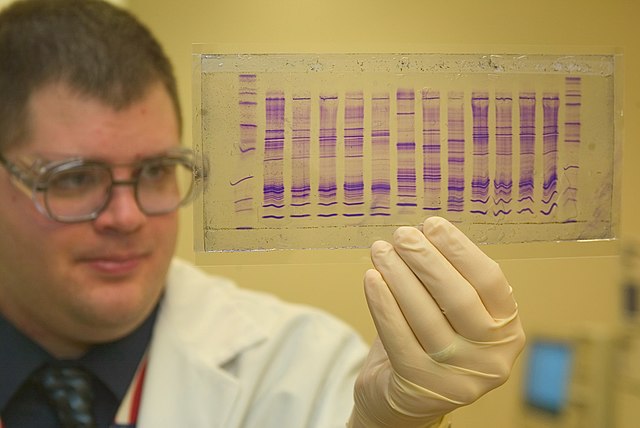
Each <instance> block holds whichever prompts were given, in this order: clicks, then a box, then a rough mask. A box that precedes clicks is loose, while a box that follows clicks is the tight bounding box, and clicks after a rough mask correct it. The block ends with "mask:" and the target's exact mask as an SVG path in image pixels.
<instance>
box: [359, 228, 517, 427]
mask: <svg viewBox="0 0 640 428" xmlns="http://www.w3.org/2000/svg"><path fill="white" fill-rule="evenodd" d="M371 257H372V260H373V264H374V266H375V269H370V270H369V271H367V273H366V275H365V293H366V296H367V302H368V304H369V310H370V311H371V314H372V316H373V319H374V322H375V325H376V329H377V331H378V335H379V336H378V339H376V341H375V343H374V344H373V346H372V348H371V351H370V353H369V357H368V358H367V361H366V362H365V365H364V367H363V369H362V371H361V372H360V375H359V377H358V380H357V382H356V387H355V406H354V409H353V413H352V417H351V420H350V421H349V426H350V427H352V428H356V427H367V428H378V427H389V428H409V427H421V428H422V427H429V426H432V425H434V424H436V425H437V424H438V422H439V421H440V420H441V418H442V416H443V415H445V414H446V413H448V412H450V411H452V410H454V409H455V408H457V407H460V406H464V405H467V404H469V403H472V402H473V401H475V400H476V399H478V398H479V397H480V396H482V395H483V394H485V393H486V392H488V391H490V390H492V389H493V388H496V387H497V386H499V385H501V384H502V383H504V382H505V381H506V380H507V378H508V377H509V373H510V371H511V368H512V366H513V363H514V361H515V359H516V357H517V356H518V354H519V353H520V351H521V350H522V348H523V346H524V341H525V336H524V332H523V330H522V327H521V324H520V319H519V317H518V308H517V304H516V302H515V300H514V299H513V296H512V290H511V287H510V286H509V283H508V282H507V280H506V278H505V277H504V274H503V273H502V270H501V269H500V267H499V266H498V264H497V263H496V262H494V261H493V260H492V259H490V258H489V257H488V256H487V255H485V254H484V253H483V252H482V251H481V250H480V249H479V248H478V247H477V246H476V245H474V244H473V243H472V242H471V241H470V240H469V239H468V238H467V237H466V236H465V235H464V234H463V233H462V232H460V231H459V230H458V229H457V228H456V227H454V226H453V225H452V224H451V223H449V222H448V221H447V220H445V219H443V218H439V217H431V218H429V219H427V220H426V221H425V222H424V224H423V231H422V232H420V230H418V229H416V228H413V227H401V228H399V229H398V230H397V231H396V233H395V234H394V236H393V244H390V243H387V242H384V241H377V242H375V243H374V244H373V246H372V247H371Z"/></svg>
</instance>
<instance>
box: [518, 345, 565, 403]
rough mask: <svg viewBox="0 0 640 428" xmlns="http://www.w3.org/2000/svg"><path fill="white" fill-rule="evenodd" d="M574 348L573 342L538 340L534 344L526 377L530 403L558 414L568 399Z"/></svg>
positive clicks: (527, 396)
mask: <svg viewBox="0 0 640 428" xmlns="http://www.w3.org/2000/svg"><path fill="white" fill-rule="evenodd" d="M572 363H573V350H572V347H571V345H570V344H569V343H565V342H560V341H551V340H536V341H534V342H533V343H532V344H531V348H530V353H529V362H528V367H527V368H528V372H527V374H526V379H525V395H526V398H525V400H526V403H527V404H528V405H529V406H532V407H534V408H536V409H539V410H542V411H545V412H549V413H554V414H558V413H561V412H562V410H563V409H564V407H565V405H566V401H567V395H568V390H569V383H570V381H571V368H572Z"/></svg>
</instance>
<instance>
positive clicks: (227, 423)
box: [138, 261, 368, 428]
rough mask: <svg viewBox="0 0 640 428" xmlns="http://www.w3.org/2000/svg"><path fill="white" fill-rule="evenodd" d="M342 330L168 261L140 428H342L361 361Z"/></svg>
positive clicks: (317, 314)
mask: <svg viewBox="0 0 640 428" xmlns="http://www.w3.org/2000/svg"><path fill="white" fill-rule="evenodd" d="M367 349H368V348H367V346H365V344H364V343H363V342H362V340H361V339H360V337H359V336H358V335H357V334H356V333H355V332H354V331H353V330H352V329H351V328H349V327H347V326H346V325H345V324H344V323H342V322H341V321H339V320H337V319H335V318H333V317H331V316H329V315H327V314H325V313H323V312H321V311H319V310H316V309H312V308H309V307H304V306H297V305H291V304H287V303H284V302H282V301H280V300H277V299H276V298H274V297H272V296H269V295H265V294H261V293H256V292H252V291H247V290H243V289H240V288H237V287H236V286H235V285H234V284H232V283H231V282H230V281H228V280H225V279H223V278H218V277H213V276H209V275H207V274H205V273H204V272H202V271H200V270H198V269H196V268H194V267H192V266H189V265H188V264H186V263H185V262H181V261H174V262H173V264H172V266H171V270H170V273H169V279H168V284H167V289H166V294H165V297H164V301H163V303H162V306H161V308H160V312H159V314H158V319H157V322H156V326H155V329H154V332H153V338H152V340H151V345H150V350H149V364H148V367H147V374H146V378H145V383H144V389H143V394H142V403H141V407H140V416H139V421H138V427H139V428H164V427H166V428H205V427H206V428H240V427H242V428H334V427H335V428H338V427H339V428H344V426H345V424H346V422H347V420H348V418H349V414H350V412H351V408H352V405H353V397H352V395H353V383H354V381H355V377H356V375H357V373H358V371H359V369H360V367H361V365H362V362H363V359H364V357H365V356H366V353H367Z"/></svg>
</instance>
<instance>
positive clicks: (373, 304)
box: [364, 269, 425, 376]
mask: <svg viewBox="0 0 640 428" xmlns="http://www.w3.org/2000/svg"><path fill="white" fill-rule="evenodd" d="M364 289H365V295H366V298H367V304H368V305H369V310H370V312H371V316H372V317H373V322H374V324H375V326H376V330H377V331H378V336H379V338H380V341H381V342H382V344H383V345H384V348H385V349H386V351H387V354H388V356H389V361H390V362H391V365H392V366H393V367H394V369H395V370H396V371H398V372H399V373H402V374H403V376H410V374H408V373H406V371H405V370H403V368H404V367H405V364H406V362H407V361H419V360H421V359H423V358H424V357H425V355H424V350H423V349H422V346H421V345H420V343H419V342H418V340H417V338H416V337H415V335H414V333H413V331H412V330H411V327H410V326H409V324H408V323H407V321H406V319H405V318H404V316H403V314H402V311H401V310H400V307H399V306H398V303H397V302H396V300H395V298H394V297H393V294H392V293H391V290H389V288H388V287H387V284H386V283H385V282H384V279H382V276H381V275H380V273H379V272H378V271H376V270H375V269H369V270H368V271H367V272H366V274H365V281H364ZM421 355H422V357H421ZM403 372H404V373H403Z"/></svg>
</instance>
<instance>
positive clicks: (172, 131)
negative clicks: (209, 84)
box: [18, 83, 180, 161]
mask: <svg viewBox="0 0 640 428" xmlns="http://www.w3.org/2000/svg"><path fill="white" fill-rule="evenodd" d="M25 119H26V125H27V126H26V133H25V138H24V139H23V143H24V144H20V148H21V149H19V150H18V151H20V152H24V151H28V152H38V153H39V154H42V155H43V156H44V155H47V157H60V156H69V155H72V156H91V157H94V158H102V157H104V158H110V157H112V156H117V155H118V154H117V153H113V152H114V150H117V151H118V152H119V153H120V154H126V156H125V157H126V160H127V161H131V160H136V159H141V158H145V157H149V156H153V155H155V154H161V153H163V152H165V151H166V150H167V149H169V148H171V147H175V146H177V145H179V143H180V138H179V130H178V124H177V120H178V119H177V116H176V114H175V110H174V107H173V104H172V102H171V100H170V98H169V95H168V93H167V92H166V90H165V89H164V88H163V87H162V86H161V85H155V86H152V87H151V88H150V89H149V90H148V91H147V92H146V93H145V95H144V96H143V97H142V98H140V99H138V100H136V101H134V102H132V103H131V104H130V105H127V106H125V107H122V108H120V109H118V108H115V107H113V106H111V105H109V104H107V103H105V102H104V101H102V100H100V99H98V98H96V97H91V96H88V95H86V94H82V93H81V92H79V91H78V90H74V89H73V88H71V87H70V86H69V85H66V84H64V83H55V84H48V85H45V86H43V87H41V88H38V89H37V90H36V91H34V92H33V94H32V96H31V97H30V99H29V103H28V109H27V116H26V118H25ZM87 151H89V153H87ZM58 154H59V155H58ZM122 161H125V159H122Z"/></svg>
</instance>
